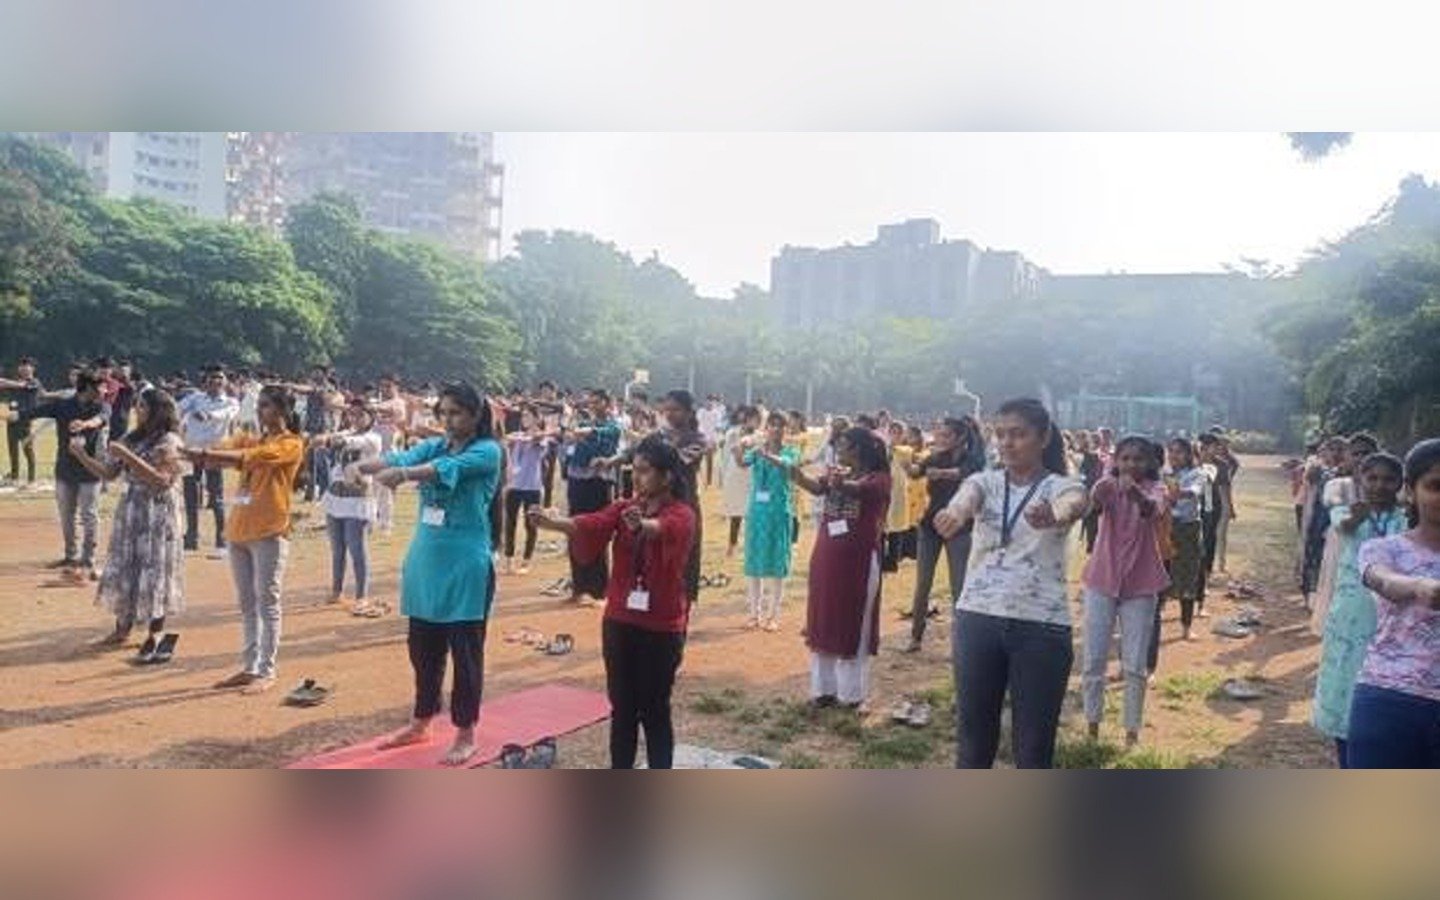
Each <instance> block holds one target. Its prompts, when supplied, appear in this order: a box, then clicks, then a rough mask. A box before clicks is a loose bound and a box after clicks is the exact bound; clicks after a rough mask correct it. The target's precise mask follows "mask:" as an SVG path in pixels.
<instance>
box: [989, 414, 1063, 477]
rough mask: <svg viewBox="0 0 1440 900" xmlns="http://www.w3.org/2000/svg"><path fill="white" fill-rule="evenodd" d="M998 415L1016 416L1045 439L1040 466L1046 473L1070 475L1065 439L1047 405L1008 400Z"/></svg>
mask: <svg viewBox="0 0 1440 900" xmlns="http://www.w3.org/2000/svg"><path fill="white" fill-rule="evenodd" d="M996 415H1001V416H1016V417H1018V418H1019V419H1020V420H1021V421H1023V422H1024V423H1025V424H1026V425H1028V426H1029V427H1031V428H1033V429H1034V430H1035V432H1036V433H1037V434H1039V435H1041V436H1042V437H1044V439H1045V446H1044V448H1043V449H1042V450H1041V451H1040V465H1041V466H1043V467H1044V469H1045V471H1047V472H1050V473H1052V474H1055V475H1069V474H1070V464H1069V462H1068V461H1067V460H1066V458H1065V438H1064V436H1063V435H1061V434H1060V429H1059V428H1058V427H1056V425H1055V423H1054V421H1052V420H1051V418H1050V413H1049V411H1047V410H1046V409H1045V404H1043V403H1041V402H1040V401H1039V400H1036V399H1034V398H1032V397H1021V398H1019V399H1017V400H1007V401H1005V403H1004V404H1002V405H1001V407H1000V409H999V410H998V411H997V413H996Z"/></svg>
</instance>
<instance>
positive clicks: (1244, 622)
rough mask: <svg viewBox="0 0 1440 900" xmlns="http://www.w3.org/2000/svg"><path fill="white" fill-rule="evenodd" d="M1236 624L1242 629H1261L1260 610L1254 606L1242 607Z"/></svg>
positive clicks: (1236, 618)
mask: <svg viewBox="0 0 1440 900" xmlns="http://www.w3.org/2000/svg"><path fill="white" fill-rule="evenodd" d="M1235 624H1236V625H1239V626H1240V627H1242V628H1259V627H1260V610H1258V609H1256V608H1255V607H1253V606H1242V607H1241V608H1240V613H1239V615H1237V616H1236V617H1235Z"/></svg>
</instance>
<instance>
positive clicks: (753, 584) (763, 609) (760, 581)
mask: <svg viewBox="0 0 1440 900" xmlns="http://www.w3.org/2000/svg"><path fill="white" fill-rule="evenodd" d="M746 582H747V585H746V588H747V590H746V599H747V600H748V601H749V606H750V618H752V619H778V618H780V601H781V599H782V598H783V597H784V596H785V579H783V578H748V579H746Z"/></svg>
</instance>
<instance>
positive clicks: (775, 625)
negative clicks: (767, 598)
mask: <svg viewBox="0 0 1440 900" xmlns="http://www.w3.org/2000/svg"><path fill="white" fill-rule="evenodd" d="M760 627H761V628H764V629H765V630H766V631H772V632H773V631H779V630H780V623H779V622H776V621H775V620H774V619H767V620H766V621H765V624H764V625H762V626H760Z"/></svg>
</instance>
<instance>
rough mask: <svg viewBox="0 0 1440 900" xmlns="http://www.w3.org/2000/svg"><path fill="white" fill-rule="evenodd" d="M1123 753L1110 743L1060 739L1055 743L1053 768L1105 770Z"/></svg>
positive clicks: (1083, 739)
mask: <svg viewBox="0 0 1440 900" xmlns="http://www.w3.org/2000/svg"><path fill="white" fill-rule="evenodd" d="M1124 753H1125V751H1124V750H1122V749H1121V748H1120V745H1119V744H1115V743H1112V742H1111V741H1105V740H1100V741H1092V740H1090V738H1089V737H1084V738H1080V739H1078V740H1076V739H1072V738H1065V737H1062V738H1060V739H1059V740H1058V741H1057V742H1056V743H1055V768H1057V769H1106V768H1109V767H1110V765H1111V764H1112V763H1114V762H1115V761H1116V760H1117V759H1119V758H1120V757H1121V756H1122V755H1124Z"/></svg>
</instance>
